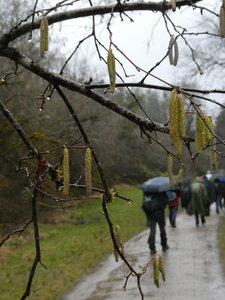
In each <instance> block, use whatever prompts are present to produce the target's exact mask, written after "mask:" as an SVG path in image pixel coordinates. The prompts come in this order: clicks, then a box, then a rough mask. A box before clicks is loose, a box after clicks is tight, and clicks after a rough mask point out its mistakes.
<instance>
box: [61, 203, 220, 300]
mask: <svg viewBox="0 0 225 300" xmlns="http://www.w3.org/2000/svg"><path fill="white" fill-rule="evenodd" d="M219 218H220V217H219V215H216V214H215V211H214V209H213V210H212V214H211V216H210V217H207V219H206V221H207V223H206V224H205V226H199V227H198V228H197V227H195V223H194V217H189V216H187V215H186V214H185V213H181V214H179V215H178V218H177V228H170V227H169V225H168V222H167V234H168V243H169V246H170V249H169V250H168V251H167V253H166V254H164V253H163V254H162V253H161V246H160V243H159V232H158V231H157V239H156V240H157V243H156V245H157V250H158V253H159V254H160V255H161V254H162V255H163V257H164V259H165V267H166V275H167V280H166V282H162V281H161V284H160V288H157V287H156V286H155V285H154V283H153V275H152V267H151V266H150V268H148V271H147V272H146V273H145V274H144V275H143V276H142V278H141V285H142V290H143V293H144V297H145V298H144V299H145V300H148V299H151V300H156V299H157V300H199V299H204V300H218V299H225V277H224V274H223V272H222V268H221V265H220V262H219V253H218V249H217V228H218V223H219ZM148 234H149V230H148V229H147V230H145V231H144V232H142V233H140V234H139V235H137V236H135V237H134V238H133V239H131V240H130V241H129V242H127V243H126V244H124V250H125V253H126V256H127V258H128V260H129V262H130V263H131V265H132V266H133V267H135V269H136V270H138V269H139V266H144V265H145V264H146V263H147V262H148V260H149V257H150V256H149V250H148V244H147V239H148ZM128 273H129V272H128V268H127V266H125V265H124V263H123V262H121V261H120V262H118V263H116V262H115V260H114V257H113V255H110V256H108V257H107V258H106V260H104V261H103V262H102V264H101V266H100V267H99V269H98V270H97V271H96V272H95V273H93V274H90V275H88V276H87V277H86V278H84V279H83V281H82V282H81V283H80V284H79V285H77V286H76V287H75V288H74V290H73V291H71V292H70V294H68V295H67V296H66V297H64V299H65V300H116V299H120V300H128V299H129V300H139V299H141V296H140V293H139V291H138V289H137V283H136V278H135V277H131V278H130V279H129V281H128V285H127V290H126V292H125V291H124V290H123V285H124V282H125V276H126V275H128Z"/></svg>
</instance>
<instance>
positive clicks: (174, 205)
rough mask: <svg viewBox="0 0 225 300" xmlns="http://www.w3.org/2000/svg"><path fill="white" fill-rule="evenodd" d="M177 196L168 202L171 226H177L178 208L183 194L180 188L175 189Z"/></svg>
mask: <svg viewBox="0 0 225 300" xmlns="http://www.w3.org/2000/svg"><path fill="white" fill-rule="evenodd" d="M174 195H175V198H174V199H173V200H171V201H169V203H168V207H169V221H170V225H171V227H173V228H175V227H176V218H177V209H178V206H179V199H180V196H181V192H180V190H174Z"/></svg>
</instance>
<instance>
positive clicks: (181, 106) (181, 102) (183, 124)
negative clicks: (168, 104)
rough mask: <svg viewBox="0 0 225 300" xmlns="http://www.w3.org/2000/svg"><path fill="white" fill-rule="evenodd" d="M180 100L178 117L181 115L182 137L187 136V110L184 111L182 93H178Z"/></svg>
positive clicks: (180, 129)
mask: <svg viewBox="0 0 225 300" xmlns="http://www.w3.org/2000/svg"><path fill="white" fill-rule="evenodd" d="M177 101H178V117H179V128H178V129H179V136H180V138H184V137H185V111H184V101H183V98H182V95H181V94H178V95H177Z"/></svg>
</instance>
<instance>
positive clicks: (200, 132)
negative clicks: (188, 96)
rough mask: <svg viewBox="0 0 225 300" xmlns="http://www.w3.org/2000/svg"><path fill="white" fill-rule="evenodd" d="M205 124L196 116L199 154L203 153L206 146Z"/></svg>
mask: <svg viewBox="0 0 225 300" xmlns="http://www.w3.org/2000/svg"><path fill="white" fill-rule="evenodd" d="M204 125H205V124H204V123H203V121H202V119H201V117H200V116H199V115H197V116H196V128H195V144H196V151H197V153H201V152H202V151H203V146H204V144H203V143H204V135H203V133H204Z"/></svg>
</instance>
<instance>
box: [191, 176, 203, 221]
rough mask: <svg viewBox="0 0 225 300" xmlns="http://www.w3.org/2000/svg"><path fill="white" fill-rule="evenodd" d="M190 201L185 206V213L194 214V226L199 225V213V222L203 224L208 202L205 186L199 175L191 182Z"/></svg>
mask: <svg viewBox="0 0 225 300" xmlns="http://www.w3.org/2000/svg"><path fill="white" fill-rule="evenodd" d="M190 191H191V193H190V196H191V198H190V202H189V204H188V207H187V214H188V215H190V216H192V215H194V216H195V223H196V226H199V215H200V216H201V222H202V224H204V223H205V222H206V221H205V215H206V203H208V194H207V191H206V188H205V186H204V184H203V182H202V181H201V179H200V178H199V177H196V178H195V180H194V181H193V182H192V183H191V190H190Z"/></svg>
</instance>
